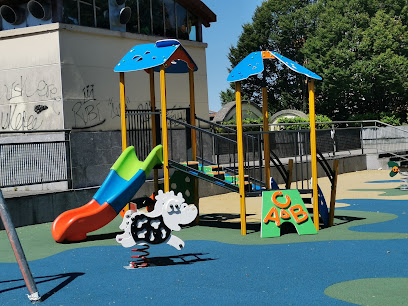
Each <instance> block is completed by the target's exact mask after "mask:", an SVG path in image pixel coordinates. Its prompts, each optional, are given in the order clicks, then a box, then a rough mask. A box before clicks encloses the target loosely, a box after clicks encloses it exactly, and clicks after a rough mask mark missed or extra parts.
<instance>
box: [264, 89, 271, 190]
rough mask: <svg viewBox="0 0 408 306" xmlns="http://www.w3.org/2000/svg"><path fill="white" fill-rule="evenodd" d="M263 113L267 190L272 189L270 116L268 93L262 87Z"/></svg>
mask: <svg viewBox="0 0 408 306" xmlns="http://www.w3.org/2000/svg"><path fill="white" fill-rule="evenodd" d="M262 113H263V140H264V160H265V183H266V189H271V180H270V178H271V158H270V155H269V154H270V151H269V133H268V132H269V115H268V91H267V89H266V87H262Z"/></svg>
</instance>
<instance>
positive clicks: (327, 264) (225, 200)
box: [0, 170, 408, 305]
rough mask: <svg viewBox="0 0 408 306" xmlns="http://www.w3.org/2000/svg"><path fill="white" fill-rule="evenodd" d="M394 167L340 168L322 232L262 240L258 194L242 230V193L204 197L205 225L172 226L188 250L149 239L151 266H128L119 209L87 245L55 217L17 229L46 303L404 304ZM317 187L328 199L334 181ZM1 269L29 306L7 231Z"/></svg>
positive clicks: (3, 295) (400, 209) (1, 291)
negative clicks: (66, 236) (330, 219)
mask: <svg viewBox="0 0 408 306" xmlns="http://www.w3.org/2000/svg"><path fill="white" fill-rule="evenodd" d="M388 174H389V171H386V170H382V171H380V170H378V171H361V172H355V173H348V174H343V175H340V176H339V181H338V192H337V194H338V196H337V202H336V213H335V220H334V221H335V226H333V227H331V228H326V229H325V228H323V229H321V230H320V231H319V233H318V234H317V235H307V236H299V235H297V234H296V233H294V232H293V231H291V229H288V231H289V233H287V234H284V235H282V236H281V237H278V238H267V239H261V238H260V232H259V231H260V211H261V202H260V199H259V198H258V199H256V198H251V199H248V201H247V220H248V222H249V223H248V234H247V235H246V236H241V235H240V224H239V201H238V200H235V197H236V195H235V194H225V195H219V196H215V197H209V198H203V199H200V226H195V227H188V228H184V229H183V230H182V231H181V232H179V233H174V234H175V235H176V236H178V237H180V238H181V239H183V240H185V241H186V246H185V248H184V249H183V250H182V251H177V250H175V249H173V248H172V247H170V246H168V245H165V244H162V245H158V246H152V247H151V248H150V250H149V251H150V256H149V258H150V262H151V264H152V266H151V267H148V268H141V269H135V270H126V269H124V268H123V266H124V265H127V264H128V262H129V261H130V260H131V258H130V256H131V255H132V254H131V253H132V252H131V251H130V250H129V249H125V248H123V247H122V246H120V245H118V244H117V243H116V241H115V236H116V234H118V233H120V230H119V228H118V226H119V224H120V222H121V220H120V218H119V217H118V218H116V219H115V220H114V221H112V222H111V223H110V224H109V225H108V226H106V227H104V228H102V229H100V230H98V231H95V232H93V233H91V235H89V237H88V239H87V240H86V241H84V242H81V243H70V244H57V243H55V242H54V240H53V239H52V236H51V223H46V224H39V225H35V226H26V227H22V228H18V229H17V232H18V234H19V237H20V240H21V243H22V245H23V248H24V250H25V253H26V256H27V259H28V260H29V261H30V263H29V264H30V268H31V271H32V273H33V276H34V279H35V281H36V283H37V287H38V290H39V293H40V295H41V296H42V297H43V300H44V302H43V304H45V305H46V304H48V305H107V304H109V305H110V304H116V305H125V304H129V303H131V304H136V303H137V304H161V305H183V304H205V305H210V304H215V305H220V304H222V305H229V304H250V305H255V304H261V303H262V304H265V303H267V304H284V305H322V304H330V305H343V304H344V305H346V304H349V303H352V304H360V305H380V304H381V305H383V304H390V305H404V304H407V303H408V292H407V291H406V288H407V286H408V268H407V264H406V263H407V254H408V226H407V224H408V216H407V212H408V192H404V191H401V190H399V188H398V187H399V186H400V185H401V182H400V181H398V180H397V179H398V178H399V176H396V177H394V178H393V179H391V178H390V177H389V175H388ZM319 185H320V186H321V188H322V190H323V192H324V193H325V196H326V197H328V192H329V182H328V180H327V181H326V179H319ZM293 187H295V186H293ZM293 187H292V188H293ZM22 213H27V212H22ZM0 271H1V272H0V305H24V303H27V304H29V303H30V302H29V300H28V298H27V297H26V294H27V293H28V291H27V288H26V287H25V285H24V281H23V279H22V276H21V273H20V271H19V268H18V265H17V264H16V263H15V258H14V254H13V252H12V249H11V247H10V243H9V241H8V239H7V236H6V233H5V231H1V232H0Z"/></svg>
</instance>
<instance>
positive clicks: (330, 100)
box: [302, 0, 408, 120]
mask: <svg viewBox="0 0 408 306" xmlns="http://www.w3.org/2000/svg"><path fill="white" fill-rule="evenodd" d="M378 8H380V9H378ZM314 9H315V10H316V11H318V12H319V13H318V14H317V15H318V16H317V20H316V23H317V27H316V29H315V31H314V33H313V35H310V36H309V37H308V39H307V41H306V42H305V45H304V47H303V49H302V53H303V54H304V55H305V56H306V58H307V59H308V60H309V63H310V64H309V68H310V69H311V70H313V71H316V72H318V73H320V75H321V76H322V77H323V82H322V83H321V85H320V86H318V92H317V101H318V102H317V104H316V109H317V112H320V113H324V114H326V115H328V116H329V117H331V118H335V119H339V120H344V119H348V118H349V117H350V116H352V115H353V114H364V113H368V112H389V113H393V112H400V113H401V114H406V110H407V109H406V101H407V99H408V91H407V89H406V88H408V86H407V85H408V83H407V79H408V56H407V55H408V53H407V52H408V49H407V48H408V45H407V42H408V34H407V33H408V32H407V26H406V25H404V23H403V20H407V18H406V16H405V13H404V11H405V12H406V3H405V4H404V1H398V0H397V1H385V2H380V1H373V0H371V1H369V0H336V1H334V0H325V1H319V2H318V3H317V5H316V6H315V8H314ZM404 101H405V102H404Z"/></svg>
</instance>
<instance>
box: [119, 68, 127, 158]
mask: <svg viewBox="0 0 408 306" xmlns="http://www.w3.org/2000/svg"><path fill="white" fill-rule="evenodd" d="M119 79H120V84H119V90H120V130H121V133H122V151H125V149H126V148H127V140H126V117H125V109H126V102H125V73H124V72H120V73H119Z"/></svg>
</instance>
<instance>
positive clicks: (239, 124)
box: [235, 82, 246, 235]
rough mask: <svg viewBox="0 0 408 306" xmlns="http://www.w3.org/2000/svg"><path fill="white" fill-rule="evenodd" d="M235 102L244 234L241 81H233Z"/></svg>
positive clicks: (243, 231)
mask: <svg viewBox="0 0 408 306" xmlns="http://www.w3.org/2000/svg"><path fill="white" fill-rule="evenodd" d="M235 103H236V118H237V142H238V177H239V203H240V213H241V235H246V207H245V176H244V144H243V132H242V105H241V82H235Z"/></svg>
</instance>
